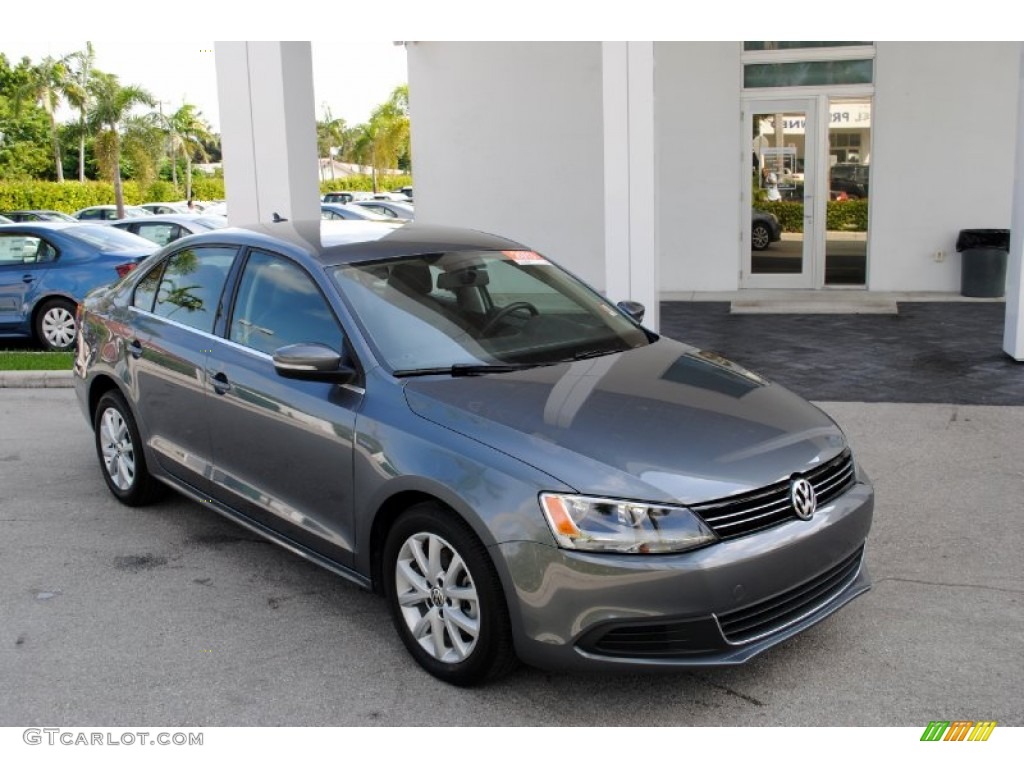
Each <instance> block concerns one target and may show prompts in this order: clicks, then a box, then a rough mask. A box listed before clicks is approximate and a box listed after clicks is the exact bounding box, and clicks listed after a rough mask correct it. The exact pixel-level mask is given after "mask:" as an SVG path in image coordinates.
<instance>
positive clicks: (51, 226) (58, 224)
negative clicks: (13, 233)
mask: <svg viewBox="0 0 1024 768" xmlns="http://www.w3.org/2000/svg"><path fill="white" fill-rule="evenodd" d="M92 223H94V222H88V224H92ZM95 223H99V222H95ZM3 226H4V229H42V230H47V229H48V230H52V231H54V232H58V231H60V230H64V229H78V228H79V227H81V226H82V224H80V223H78V222H77V221H76V222H74V223H72V222H70V221H15V222H14V223H12V224H4V225H3Z"/></svg>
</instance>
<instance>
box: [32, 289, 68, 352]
mask: <svg viewBox="0 0 1024 768" xmlns="http://www.w3.org/2000/svg"><path fill="white" fill-rule="evenodd" d="M76 330H77V328H76V325H75V305H74V303H73V302H70V301H68V300H67V299H50V300H49V301H47V302H46V303H45V304H43V306H42V307H41V308H40V310H39V313H38V314H37V315H36V328H35V331H36V339H37V340H38V342H39V343H40V344H42V345H43V346H44V347H45V348H46V349H48V350H51V351H54V352H66V351H67V350H69V349H72V348H73V347H74V346H75V332H76Z"/></svg>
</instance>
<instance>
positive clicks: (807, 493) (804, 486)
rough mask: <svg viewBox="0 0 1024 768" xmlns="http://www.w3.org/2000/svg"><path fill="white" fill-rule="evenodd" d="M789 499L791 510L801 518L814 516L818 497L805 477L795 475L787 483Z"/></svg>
mask: <svg viewBox="0 0 1024 768" xmlns="http://www.w3.org/2000/svg"><path fill="white" fill-rule="evenodd" d="M789 500H790V501H791V502H792V503H793V511H794V512H796V516H797V517H799V518H800V519H801V520H810V519H811V518H812V517H814V510H815V509H817V507H818V498H817V497H816V496H815V495H814V486H813V485H811V483H810V481H809V480H808V479H807V478H806V477H797V478H794V479H793V482H791V483H790V484H789Z"/></svg>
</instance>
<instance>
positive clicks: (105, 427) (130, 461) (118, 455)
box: [100, 408, 135, 491]
mask: <svg viewBox="0 0 1024 768" xmlns="http://www.w3.org/2000/svg"><path fill="white" fill-rule="evenodd" d="M100 450H101V451H102V454H103V466H104V468H105V469H106V470H107V475H108V476H109V477H110V481H111V482H112V483H113V484H114V485H115V486H116V487H117V488H118V489H119V490H122V491H127V490H129V489H130V488H131V487H132V484H133V483H134V482H135V447H134V446H133V445H132V436H131V433H130V432H129V431H128V425H127V424H126V423H125V420H124V418H123V417H122V416H121V414H120V412H119V411H118V410H117V409H116V408H107V409H106V410H105V411H103V415H102V416H100Z"/></svg>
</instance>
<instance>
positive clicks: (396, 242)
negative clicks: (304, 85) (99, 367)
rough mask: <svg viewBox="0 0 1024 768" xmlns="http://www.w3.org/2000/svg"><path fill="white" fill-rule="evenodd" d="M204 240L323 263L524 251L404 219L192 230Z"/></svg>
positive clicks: (507, 243)
mask: <svg viewBox="0 0 1024 768" xmlns="http://www.w3.org/2000/svg"><path fill="white" fill-rule="evenodd" d="M203 241H209V242H218V243H224V244H237V245H251V246H255V247H260V246H262V247H265V248H276V249H282V247H283V248H284V250H290V251H292V252H293V253H294V252H296V251H298V252H300V253H303V254H307V255H308V256H311V257H312V258H314V259H315V260H316V261H318V262H320V263H321V264H323V265H325V266H333V265H337V264H353V263H357V262H363V261H377V260H383V259H392V258H399V257H404V256H414V255H418V254H423V253H440V252H447V251H493V250H523V249H524V247H525V246H523V245H521V244H520V243H517V242H515V241H513V240H509V239H507V238H504V237H499V236H497V235H491V234H488V233H486V232H478V231H476V230H471V229H461V228H458V227H445V226H437V225H431V224H416V223H414V222H413V223H409V224H406V225H405V226H402V227H395V226H393V225H392V224H388V223H385V222H375V221H323V220H321V219H317V220H315V221H305V222H291V221H286V222H279V223H274V224H253V225H251V226H246V227H229V228H227V229H218V230H215V231H213V232H208V233H203V234H201V235H195V236H193V237H191V238H189V242H190V243H194V244H199V243H200V242H203Z"/></svg>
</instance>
